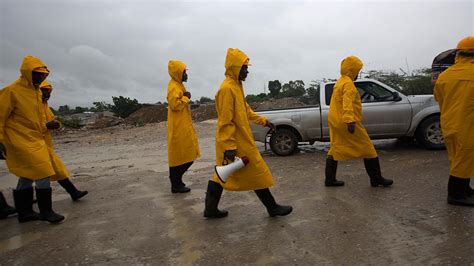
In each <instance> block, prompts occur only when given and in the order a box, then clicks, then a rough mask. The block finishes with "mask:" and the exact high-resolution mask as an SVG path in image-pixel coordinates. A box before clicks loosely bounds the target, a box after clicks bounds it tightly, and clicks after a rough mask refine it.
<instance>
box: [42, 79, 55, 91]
mask: <svg viewBox="0 0 474 266" xmlns="http://www.w3.org/2000/svg"><path fill="white" fill-rule="evenodd" d="M40 89H47V90H49V92H52V91H53V86H51V84H49V82H47V81H46V80H45V81H43V82H41V85H40Z"/></svg>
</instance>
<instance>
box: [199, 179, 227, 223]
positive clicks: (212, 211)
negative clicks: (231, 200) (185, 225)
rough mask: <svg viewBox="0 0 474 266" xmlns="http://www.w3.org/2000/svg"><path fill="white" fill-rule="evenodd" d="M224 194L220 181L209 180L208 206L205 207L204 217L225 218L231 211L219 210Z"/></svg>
mask: <svg viewBox="0 0 474 266" xmlns="http://www.w3.org/2000/svg"><path fill="white" fill-rule="evenodd" d="M221 196H222V186H221V184H219V183H216V182H214V181H211V180H209V183H208V184H207V192H206V207H205V209H204V217H206V218H223V217H226V216H227V215H228V214H229V212H228V211H226V210H219V209H218V205H219V201H220V200H221Z"/></svg>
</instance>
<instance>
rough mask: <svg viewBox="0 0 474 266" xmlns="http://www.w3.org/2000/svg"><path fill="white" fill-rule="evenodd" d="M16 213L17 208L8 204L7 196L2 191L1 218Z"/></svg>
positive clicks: (0, 200)
mask: <svg viewBox="0 0 474 266" xmlns="http://www.w3.org/2000/svg"><path fill="white" fill-rule="evenodd" d="M14 213H16V209H15V208H13V207H12V206H10V205H8V203H7V200H6V199H5V196H3V193H2V192H1V191H0V219H5V218H7V217H8V216H10V215H12V214H14Z"/></svg>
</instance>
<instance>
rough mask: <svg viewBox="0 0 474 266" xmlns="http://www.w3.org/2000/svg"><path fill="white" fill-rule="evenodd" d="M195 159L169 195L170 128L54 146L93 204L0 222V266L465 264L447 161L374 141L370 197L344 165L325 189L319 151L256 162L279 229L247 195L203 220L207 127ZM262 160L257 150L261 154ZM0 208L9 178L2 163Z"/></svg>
mask: <svg viewBox="0 0 474 266" xmlns="http://www.w3.org/2000/svg"><path fill="white" fill-rule="evenodd" d="M195 126H196V129H197V131H198V134H199V138H200V146H201V151H202V157H201V158H200V159H199V160H198V161H197V162H196V163H195V164H194V165H193V166H192V167H191V169H190V171H189V172H188V173H187V174H186V175H185V178H184V179H185V183H186V184H187V185H188V186H189V187H191V188H192V191H191V193H187V194H181V195H176V194H171V193H170V186H169V181H168V173H167V150H166V124H165V123H160V124H151V125H147V126H144V127H139V128H114V129H106V130H100V131H98V130H97V131H94V130H92V131H79V132H75V133H69V134H62V135H60V136H58V137H56V139H55V143H56V149H57V151H58V153H59V154H60V156H61V158H62V159H63V160H64V162H65V163H66V165H67V166H68V167H69V169H70V170H71V172H72V173H73V181H74V183H75V184H76V185H77V186H78V187H79V188H80V189H87V190H89V193H90V194H89V195H88V196H87V197H86V198H85V199H84V200H82V201H80V202H74V203H73V202H72V201H71V200H70V198H69V196H68V195H67V194H66V192H65V191H64V190H62V188H61V187H59V186H58V185H57V184H54V185H53V189H54V199H53V200H54V208H55V210H56V211H57V212H59V213H61V214H63V215H65V216H66V219H67V220H66V221H65V222H64V223H62V224H60V225H49V224H46V223H43V222H30V223H25V224H19V223H18V222H17V220H16V218H9V219H7V220H1V221H0V228H1V230H0V265H12V264H13V265H18V264H20V265H21V264H25V265H28V264H29V265H31V264H41V265H64V264H66V263H67V264H114V265H123V264H127V265H130V264H154V265H190V264H197V265H223V264H224V263H225V264H230V265H242V264H281V265H288V264H291V265H309V264H312V265H314V264H322V263H324V264H362V263H363V264H367V263H370V264H426V263H440V264H473V263H474V209H472V208H463V207H453V206H449V205H447V204H446V184H447V176H448V169H449V168H448V162H447V158H446V152H445V151H427V150H424V149H422V148H419V147H417V146H416V145H415V144H398V143H396V142H395V141H377V142H376V148H377V150H378V152H379V155H380V158H381V165H382V172H383V173H384V175H385V176H386V177H388V178H393V179H394V181H395V183H394V186H393V187H392V188H371V187H370V186H369V181H368V177H367V175H366V173H365V169H364V167H363V162H362V160H359V161H348V162H341V163H340V164H339V169H338V178H339V179H341V180H344V181H345V182H346V186H345V187H342V188H326V187H324V186H323V179H324V164H325V155H326V153H325V150H327V148H328V145H327V144H319V145H314V146H304V147H302V148H301V151H300V153H298V154H296V155H294V156H291V157H277V156H274V155H273V154H271V152H263V153H264V158H265V160H266V161H267V163H268V165H269V167H270V169H271V170H272V172H273V174H274V179H275V181H276V186H275V187H274V188H273V189H272V191H273V193H274V195H275V198H276V199H277V200H278V201H279V202H280V203H283V204H291V205H293V207H294V212H293V213H292V214H291V215H289V216H287V217H280V218H270V217H268V215H267V213H266V211H265V209H264V208H263V206H262V204H261V203H260V202H259V201H258V199H257V197H256V195H255V194H254V193H253V192H240V193H237V192H224V195H223V198H222V200H221V204H220V205H221V208H224V209H227V210H228V211H229V212H230V214H229V217H227V218H224V219H220V220H205V219H204V218H203V217H202V211H203V208H204V197H205V190H206V184H207V181H208V180H209V178H210V177H211V175H212V171H213V167H212V166H213V164H214V163H213V161H214V133H215V132H214V131H215V124H214V123H213V122H212V121H205V122H201V123H196V125H195ZM262 151H263V147H262ZM0 180H1V182H0V183H1V185H0V186H1V187H2V190H3V191H4V192H5V195H6V197H7V200H8V201H9V202H10V203H12V202H13V201H12V195H11V193H10V189H11V188H13V187H14V185H15V182H16V178H15V177H14V176H12V175H10V174H8V172H7V169H6V166H5V164H4V163H3V162H1V163H0Z"/></svg>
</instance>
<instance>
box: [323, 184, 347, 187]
mask: <svg viewBox="0 0 474 266" xmlns="http://www.w3.org/2000/svg"><path fill="white" fill-rule="evenodd" d="M344 185H345V184H344V183H343V184H326V183H325V184H324V186H326V187H343V186H344Z"/></svg>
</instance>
